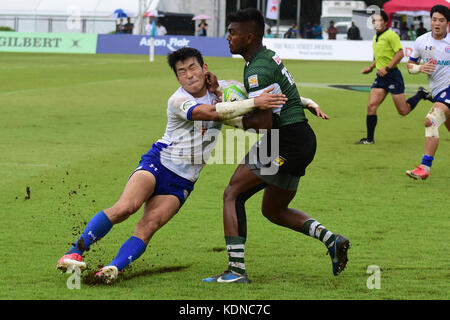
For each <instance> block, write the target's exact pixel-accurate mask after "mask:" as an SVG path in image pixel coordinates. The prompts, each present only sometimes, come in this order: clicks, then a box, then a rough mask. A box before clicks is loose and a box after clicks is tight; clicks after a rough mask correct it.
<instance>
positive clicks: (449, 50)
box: [406, 5, 450, 179]
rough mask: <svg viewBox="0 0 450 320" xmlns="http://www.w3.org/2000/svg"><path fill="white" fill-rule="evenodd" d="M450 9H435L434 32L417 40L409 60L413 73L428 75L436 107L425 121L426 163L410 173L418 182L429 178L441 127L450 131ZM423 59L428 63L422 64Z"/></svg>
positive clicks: (432, 16)
mask: <svg viewBox="0 0 450 320" xmlns="http://www.w3.org/2000/svg"><path fill="white" fill-rule="evenodd" d="M449 11H450V10H449V8H447V7H445V6H442V5H437V6H434V7H433V8H431V11H430V16H431V31H430V32H428V33H425V34H424V35H422V36H420V37H419V38H417V40H416V42H415V43H414V50H413V53H412V54H411V57H410V58H409V64H408V70H409V73H412V74H417V73H421V72H423V73H425V74H427V75H428V80H429V82H430V88H431V94H432V96H433V102H434V104H433V106H432V108H431V110H430V112H428V114H427V116H426V118H425V148H424V154H423V157H422V164H421V165H420V166H419V167H417V168H416V169H414V170H407V171H406V174H407V175H409V176H410V177H411V178H414V179H426V178H428V176H429V175H430V168H431V165H432V163H433V160H434V155H435V153H436V150H437V148H438V145H439V126H440V125H442V124H443V123H445V125H446V127H447V129H448V130H449V131H450V35H449V34H448V32H447V29H448V24H449V18H450V13H449ZM420 60H423V61H424V62H425V63H424V64H423V65H420V64H419V62H420Z"/></svg>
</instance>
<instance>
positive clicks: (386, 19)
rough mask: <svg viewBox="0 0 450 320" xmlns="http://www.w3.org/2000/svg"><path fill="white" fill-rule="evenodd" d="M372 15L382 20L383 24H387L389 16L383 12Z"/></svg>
mask: <svg viewBox="0 0 450 320" xmlns="http://www.w3.org/2000/svg"><path fill="white" fill-rule="evenodd" d="M374 15H377V16H381V18H382V19H383V20H384V22H388V21H389V16H388V15H387V13H386V12H384V11H383V10H381V11H380V12H379V13H378V12H377V13H375V14H374Z"/></svg>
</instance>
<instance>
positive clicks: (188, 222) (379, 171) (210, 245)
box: [0, 53, 450, 300]
mask: <svg viewBox="0 0 450 320" xmlns="http://www.w3.org/2000/svg"><path fill="white" fill-rule="evenodd" d="M205 60H206V62H207V63H208V64H209V68H210V70H211V71H213V72H214V73H216V74H217V75H218V77H219V78H222V79H237V80H241V81H242V79H241V78H242V70H243V66H244V63H243V61H242V60H240V59H231V58H230V59H224V58H209V57H206V58H205ZM367 64H368V63H357V62H324V61H318V62H312V61H285V65H286V66H287V67H288V69H289V71H290V73H291V74H292V76H293V77H294V79H295V80H296V82H297V83H298V87H299V89H300V93H301V95H303V96H305V97H310V98H312V99H314V100H315V101H317V102H318V103H319V104H320V106H321V107H322V109H323V110H324V111H325V112H326V113H327V114H328V115H329V116H330V118H331V119H330V120H328V121H323V120H319V119H316V118H314V117H313V116H312V115H311V114H309V113H308V117H309V119H310V124H311V126H312V127H313V128H314V130H315V132H316V135H317V138H318V151H317V154H316V157H315V160H314V161H313V163H312V164H311V165H310V167H309V169H308V171H307V175H306V176H305V177H303V178H302V179H301V183H300V187H299V191H298V193H297V196H296V198H295V199H294V200H293V202H292V207H295V208H297V209H301V210H303V211H306V212H307V213H309V214H310V215H311V216H312V217H314V218H316V219H317V220H318V221H320V222H321V223H322V224H324V225H325V226H326V227H327V228H328V229H330V230H331V231H333V232H335V233H341V234H344V235H345V236H346V237H348V238H349V239H350V241H351V242H352V248H351V249H350V251H349V260H350V261H349V264H348V266H347V269H346V270H345V271H344V272H343V273H342V274H341V275H340V276H338V277H334V276H333V275H332V272H331V262H330V258H329V257H328V256H326V255H325V252H326V249H325V247H324V246H323V245H322V244H321V243H320V242H319V241H317V240H314V239H312V238H310V237H306V236H304V235H303V234H298V233H295V232H293V231H290V230H287V229H283V228H281V227H278V226H276V225H273V224H271V223H270V222H268V221H267V220H266V219H265V218H264V217H263V216H262V215H261V213H260V211H259V209H260V200H261V194H258V195H256V196H255V197H253V198H252V199H250V200H249V201H248V202H247V220H248V221H247V222H248V239H247V245H246V266H247V271H248V273H249V277H250V279H251V280H252V283H251V284H250V285H221V284H208V283H202V282H201V279H202V278H204V277H207V276H210V275H213V274H217V273H220V272H222V271H223V270H225V268H226V265H227V254H226V251H224V246H225V243H224V238H223V230H222V205H221V201H222V200H221V199H222V192H223V190H224V188H225V187H226V185H227V182H228V180H229V178H230V176H231V174H232V173H233V171H234V169H235V167H236V165H210V166H207V167H206V168H205V169H204V170H203V172H202V174H201V176H200V179H199V181H198V182H197V184H196V186H195V191H194V192H193V193H192V195H191V196H190V198H189V199H188V201H187V202H186V204H185V205H184V207H183V208H182V209H181V211H180V212H179V213H178V214H177V216H175V218H174V219H173V220H172V221H170V222H169V223H168V224H167V225H166V226H164V227H163V228H162V229H161V230H160V231H159V232H157V233H156V235H155V236H154V237H153V239H152V240H151V242H150V246H149V247H148V248H147V251H146V252H145V253H144V255H143V256H142V257H141V258H140V259H138V260H137V261H135V262H134V263H133V264H132V266H131V267H130V268H129V269H127V270H126V271H125V273H124V274H123V277H122V278H121V280H120V281H118V282H117V283H115V284H114V285H113V286H106V285H99V284H95V283H93V282H92V275H93V273H94V272H96V270H97V267H98V266H99V265H102V264H107V263H109V262H110V261H111V259H112V258H113V257H114V256H115V254H116V252H117V250H118V248H119V247H120V245H121V244H122V243H123V242H124V241H125V240H126V239H128V237H129V236H130V235H131V234H132V233H133V230H134V225H135V224H136V222H137V221H138V219H139V217H140V215H141V211H139V212H137V213H136V214H135V215H134V216H132V217H131V218H130V219H128V220H127V221H125V222H124V223H122V224H120V225H116V226H115V227H114V228H113V229H112V231H111V232H110V233H109V234H108V235H107V236H106V237H105V238H104V239H102V240H101V241H100V242H99V243H97V244H94V245H93V246H92V247H91V250H90V251H89V252H87V254H86V255H85V260H86V262H87V264H88V266H89V270H88V271H87V272H85V273H84V274H83V276H82V279H81V283H80V289H73V290H70V289H68V286H67V283H68V282H69V280H70V279H69V275H68V274H60V273H59V272H57V270H56V269H55V266H56V262H57V260H58V259H59V258H60V256H61V255H62V254H63V253H64V252H65V251H66V250H67V249H68V248H69V247H70V244H71V243H72V242H74V241H75V240H76V238H77V237H78V235H79V234H80V232H81V231H82V230H83V228H84V226H85V224H86V223H87V222H88V221H89V219H90V218H91V217H92V216H93V215H94V214H95V213H96V212H98V211H100V210H102V209H104V208H107V207H109V206H111V205H112V204H113V203H114V202H115V201H116V200H117V199H118V197H119V195H120V193H121V191H122V189H123V187H124V185H125V183H126V180H127V178H128V175H129V174H130V173H131V172H132V170H133V169H134V168H135V167H136V165H137V163H138V161H139V159H140V156H141V154H143V153H145V152H146V151H147V150H148V149H149V148H150V147H151V144H152V143H153V142H154V141H155V140H156V139H158V138H160V137H161V136H162V134H163V132H164V129H165V124H166V106H167V99H168V97H169V96H170V95H171V94H172V93H173V92H174V91H175V90H176V89H177V87H178V83H177V81H176V79H175V77H174V74H173V72H172V71H171V70H170V69H169V67H168V65H167V63H166V61H165V57H163V56H157V57H156V61H155V63H149V62H148V57H145V56H131V55H129V56H122V55H51V54H14V53H8V54H5V53H3V54H0V119H1V121H0V176H1V181H2V182H1V184H0V199H1V201H0V216H1V224H0V257H1V261H2V266H1V268H0V299H294V300H297V299H448V298H449V297H450V296H449V290H448V289H449V288H448V283H449V279H450V272H449V266H450V255H449V254H448V248H447V243H448V239H449V238H450V234H449V232H450V231H449V230H450V223H449V221H450V220H449V218H448V214H449V207H450V201H449V197H448V183H449V181H450V173H449V170H448V169H449V163H450V161H449V160H450V139H449V138H450V135H449V133H448V132H447V131H446V129H445V128H441V141H440V146H439V150H438V153H437V155H436V160H435V161H434V164H433V168H432V174H431V176H430V178H429V179H428V180H426V181H414V180H412V179H410V178H408V177H407V176H406V175H405V170H407V169H411V168H412V167H413V166H414V164H419V163H420V159H421V156H422V152H423V143H424V128H423V120H424V117H425V115H426V113H427V112H428V110H429V108H430V106H431V104H430V103H429V102H425V101H422V102H420V104H419V106H418V107H417V108H416V110H414V112H413V113H412V114H410V115H408V116H407V117H401V116H399V115H398V114H397V113H396V111H395V107H394V105H393V102H392V100H391V98H390V97H389V96H388V97H387V99H386V100H385V102H384V103H383V105H382V106H381V107H380V109H379V112H378V116H379V120H378V126H377V130H376V135H375V139H376V144H375V145H370V146H365V145H353V142H354V141H356V140H358V139H360V138H362V137H363V136H365V115H366V105H367V101H368V93H366V92H357V91H345V90H339V89H335V88H328V87H327V84H355V85H357V84H359V85H370V84H371V83H372V81H373V79H374V77H375V74H374V73H373V74H371V75H369V76H365V75H361V74H360V73H359V72H360V70H361V69H362V68H363V67H365V66H366V65H367ZM401 70H402V71H403V76H404V78H405V83H406V85H407V87H408V93H412V92H414V91H415V88H417V87H418V86H419V85H425V86H426V85H427V81H426V78H425V76H410V75H408V74H407V72H406V69H405V66H404V65H402V66H401ZM408 95H409V94H408ZM370 265H376V266H378V267H379V268H380V269H381V278H380V279H381V288H380V289H373V290H370V289H368V287H367V281H368V278H369V276H370V274H368V273H367V268H368V266H370ZM369 282H370V281H369Z"/></svg>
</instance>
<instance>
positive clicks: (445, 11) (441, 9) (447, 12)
mask: <svg viewBox="0 0 450 320" xmlns="http://www.w3.org/2000/svg"><path fill="white" fill-rule="evenodd" d="M435 12H438V13H440V14H442V15H443V16H444V17H445V19H446V20H447V22H448V21H450V9H449V8H447V7H446V6H443V5H440V4H438V5H435V6H434V7H433V8H431V11H430V17H432V16H433V13H435Z"/></svg>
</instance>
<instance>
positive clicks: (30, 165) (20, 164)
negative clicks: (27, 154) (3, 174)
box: [0, 162, 54, 167]
mask: <svg viewBox="0 0 450 320" xmlns="http://www.w3.org/2000/svg"><path fill="white" fill-rule="evenodd" d="M0 166H3V167H15V166H21V167H22V166H25V167H54V165H50V164H47V163H20V162H0Z"/></svg>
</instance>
